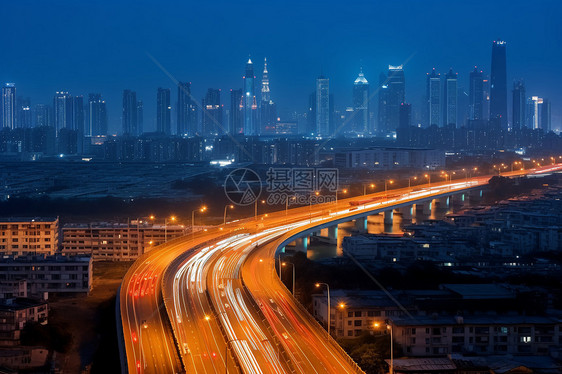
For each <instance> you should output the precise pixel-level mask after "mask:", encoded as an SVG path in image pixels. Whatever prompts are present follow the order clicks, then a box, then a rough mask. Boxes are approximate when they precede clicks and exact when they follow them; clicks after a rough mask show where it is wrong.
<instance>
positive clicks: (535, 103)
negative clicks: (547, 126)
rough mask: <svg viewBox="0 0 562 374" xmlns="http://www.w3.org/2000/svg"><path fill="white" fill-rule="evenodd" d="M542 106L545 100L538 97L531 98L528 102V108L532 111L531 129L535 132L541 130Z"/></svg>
mask: <svg viewBox="0 0 562 374" xmlns="http://www.w3.org/2000/svg"><path fill="white" fill-rule="evenodd" d="M542 105H543V99H542V97H538V96H531V99H530V101H529V102H528V107H529V109H530V111H529V112H530V121H531V126H530V127H531V128H532V129H533V130H536V129H540V128H541V120H540V115H541V113H542Z"/></svg>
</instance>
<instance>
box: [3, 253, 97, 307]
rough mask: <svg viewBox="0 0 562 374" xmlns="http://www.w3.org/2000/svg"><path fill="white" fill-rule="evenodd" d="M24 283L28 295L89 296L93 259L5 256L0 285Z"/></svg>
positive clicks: (80, 257) (81, 257)
mask: <svg viewBox="0 0 562 374" xmlns="http://www.w3.org/2000/svg"><path fill="white" fill-rule="evenodd" d="M19 280H26V281H27V294H28V295H30V296H32V297H39V298H45V296H44V295H45V293H54V294H88V293H89V292H90V290H91V289H92V258H91V257H87V256H61V255H54V256H46V255H37V256H19V257H16V256H4V257H2V258H0V282H15V281H19Z"/></svg>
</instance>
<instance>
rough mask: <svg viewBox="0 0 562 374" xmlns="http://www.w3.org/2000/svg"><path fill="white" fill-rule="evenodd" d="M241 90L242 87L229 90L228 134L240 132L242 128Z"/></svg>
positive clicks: (242, 130)
mask: <svg viewBox="0 0 562 374" xmlns="http://www.w3.org/2000/svg"><path fill="white" fill-rule="evenodd" d="M243 109H244V101H243V92H242V89H241V88H240V89H238V90H233V89H231V90H230V112H229V114H230V115H229V117H228V131H229V132H230V134H232V135H234V134H240V133H242V132H244V128H243Z"/></svg>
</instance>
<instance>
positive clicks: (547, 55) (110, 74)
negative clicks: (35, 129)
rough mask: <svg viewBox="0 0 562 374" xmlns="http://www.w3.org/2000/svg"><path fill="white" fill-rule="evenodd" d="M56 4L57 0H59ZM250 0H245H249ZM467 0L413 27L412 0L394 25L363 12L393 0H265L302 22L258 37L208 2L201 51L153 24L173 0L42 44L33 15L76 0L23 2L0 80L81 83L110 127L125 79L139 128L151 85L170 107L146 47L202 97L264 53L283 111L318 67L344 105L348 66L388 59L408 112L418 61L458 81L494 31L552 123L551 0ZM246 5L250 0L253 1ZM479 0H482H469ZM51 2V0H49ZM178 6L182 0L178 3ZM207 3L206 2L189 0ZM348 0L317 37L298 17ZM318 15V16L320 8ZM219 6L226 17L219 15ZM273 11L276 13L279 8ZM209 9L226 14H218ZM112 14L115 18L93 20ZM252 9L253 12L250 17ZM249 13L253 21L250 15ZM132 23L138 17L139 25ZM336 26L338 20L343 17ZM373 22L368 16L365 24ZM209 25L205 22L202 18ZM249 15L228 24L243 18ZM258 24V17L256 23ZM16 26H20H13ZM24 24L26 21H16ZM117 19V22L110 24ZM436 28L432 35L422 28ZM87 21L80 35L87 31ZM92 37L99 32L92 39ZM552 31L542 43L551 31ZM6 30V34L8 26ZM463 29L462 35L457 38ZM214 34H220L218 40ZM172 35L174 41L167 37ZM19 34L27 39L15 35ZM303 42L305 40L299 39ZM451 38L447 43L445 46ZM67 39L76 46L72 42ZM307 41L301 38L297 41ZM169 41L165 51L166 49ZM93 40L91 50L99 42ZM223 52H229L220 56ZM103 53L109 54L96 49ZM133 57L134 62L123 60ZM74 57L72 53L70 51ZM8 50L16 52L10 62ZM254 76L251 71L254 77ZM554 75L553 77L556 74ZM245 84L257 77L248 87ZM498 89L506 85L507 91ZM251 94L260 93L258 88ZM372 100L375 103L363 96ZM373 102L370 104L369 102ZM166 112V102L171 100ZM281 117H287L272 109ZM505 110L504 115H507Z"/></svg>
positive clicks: (417, 90)
mask: <svg viewBox="0 0 562 374" xmlns="http://www.w3.org/2000/svg"><path fill="white" fill-rule="evenodd" d="M441 3H442V2H439V1H435V2H432V5H436V6H435V7H431V6H429V5H427V8H428V9H429V8H432V9H433V11H434V12H435V13H436V14H437V15H438V14H440V13H442V12H443V11H442V10H439V9H438V5H439V4H441ZM61 4H66V2H62V3H61ZM249 4H252V3H251V2H250V3H249ZM471 4H474V5H476V6H475V7H474V6H471V7H467V6H462V4H461V5H459V6H458V8H459V10H462V12H460V14H458V16H457V17H458V19H457V20H456V22H455V23H454V24H453V23H452V21H451V20H447V19H439V18H438V20H437V21H436V25H435V26H436V27H435V28H433V29H432V30H431V31H423V30H421V31H419V32H418V30H417V29H416V30H415V31H416V32H414V29H415V27H416V24H417V23H418V22H421V19H420V18H419V17H417V15H416V14H415V13H416V10H418V11H421V12H427V10H424V9H425V8H424V7H422V6H421V5H420V4H415V3H412V6H411V9H410V10H408V11H406V12H404V13H403V14H402V17H403V19H404V20H405V21H409V22H405V24H404V27H403V28H402V29H400V30H398V29H396V28H395V26H393V25H391V24H389V22H388V21H386V20H384V19H381V20H378V21H379V22H377V24H372V22H369V20H370V18H369V17H374V16H375V15H376V13H377V12H379V11H383V12H384V11H390V10H392V9H394V8H393V7H392V5H389V4H386V5H380V6H377V7H375V6H370V5H368V4H367V3H361V2H359V3H357V7H343V6H340V5H338V4H335V3H327V6H326V9H320V8H316V7H313V6H311V5H312V4H304V5H302V7H301V8H299V12H296V13H295V14H293V13H291V11H290V9H285V8H280V7H278V6H275V5H273V10H275V11H276V12H278V14H279V15H280V16H283V15H286V16H289V15H290V16H291V17H292V19H294V22H295V28H296V29H298V30H300V31H301V34H302V33H304V34H305V36H303V37H302V38H299V35H297V32H296V31H292V30H287V31H286V32H285V31H284V32H282V33H281V32H275V33H274V35H273V36H271V37H270V38H266V37H265V36H264V35H262V34H261V33H259V32H258V31H257V30H256V31H252V35H254V34H255V36H254V37H252V38H250V39H248V40H237V39H235V38H234V36H226V37H222V35H223V34H221V33H224V32H226V31H227V28H228V27H229V26H230V25H232V22H233V21H231V19H230V17H227V15H228V14H230V13H232V17H234V16H240V17H241V18H242V19H245V18H247V17H248V16H247V15H241V14H240V10H239V9H236V8H235V7H234V6H233V5H231V4H228V3H224V4H219V5H216V10H217V12H218V13H215V15H216V17H215V18H212V19H208V18H205V17H204V20H205V21H208V22H210V25H213V26H216V30H214V31H213V33H216V34H217V35H221V38H223V40H224V43H220V44H221V48H222V47H224V48H223V49H222V50H221V49H219V50H218V51H217V50H206V52H205V54H203V55H197V56H196V57H194V56H192V54H191V53H190V49H185V47H184V44H185V43H187V42H190V41H192V37H191V36H189V35H184V33H176V34H173V37H172V38H171V40H172V41H166V40H165V39H164V38H165V36H169V35H172V31H177V29H176V28H175V26H174V27H171V26H170V27H162V30H160V29H159V28H158V27H159V26H160V25H157V24H155V22H154V20H155V19H158V18H159V17H169V18H170V20H174V19H175V17H176V16H175V15H174V14H173V12H172V8H173V7H170V6H169V5H162V6H161V7H160V8H159V9H158V11H157V13H156V14H155V16H154V18H150V17H149V16H148V15H149V14H150V11H152V10H154V9H153V6H149V5H146V4H143V5H142V6H140V7H139V9H138V10H137V11H136V12H135V14H137V15H138V16H139V17H138V18H139V19H138V20H136V21H135V20H131V19H130V18H131V17H130V16H131V15H130V14H127V13H124V12H125V10H124V8H122V6H120V5H118V6H116V8H115V9H114V12H115V14H116V15H119V16H122V17H123V19H124V20H125V21H127V22H129V23H127V22H125V23H124V25H125V24H132V25H133V26H134V27H133V28H132V29H131V30H133V29H134V30H137V31H138V32H139V38H138V40H135V41H128V42H127V43H126V44H122V43H125V41H124V40H122V38H125V37H128V36H131V30H125V31H124V32H122V33H121V34H119V33H116V34H115V35H111V33H110V31H107V30H99V31H100V35H93V36H92V40H93V42H92V43H93V44H91V43H86V44H84V43H78V44H74V45H75V47H73V49H72V50H71V51H72V53H70V52H69V51H66V50H65V51H62V50H60V49H59V47H57V46H55V45H53V44H52V42H50V41H49V42H46V41H44V43H43V44H44V45H42V46H39V45H38V43H39V42H40V41H41V39H42V36H40V35H39V34H38V30H37V29H36V27H39V26H42V27H47V28H49V29H51V30H53V31H56V30H57V29H58V27H59V26H57V25H56V20H57V19H58V17H62V16H64V15H65V14H68V12H77V13H76V14H77V15H76V18H77V19H76V20H69V21H68V22H70V24H71V25H72V24H73V23H74V22H77V21H78V20H79V19H82V16H81V12H80V10H81V9H83V8H81V7H80V6H76V5H70V3H69V4H68V6H67V7H66V8H65V12H63V15H54V14H53V18H51V19H52V23H50V22H46V20H47V19H49V17H45V18H43V17H39V13H40V14H41V15H43V14H44V13H43V11H44V12H46V14H51V13H52V12H53V9H57V7H58V6H55V7H53V9H44V7H43V6H42V5H40V4H36V6H35V8H34V11H33V12H30V14H29V16H30V17H31V19H36V20H37V22H38V24H39V25H38V26H30V27H31V29H29V32H25V33H24V32H23V31H24V29H22V25H20V24H17V23H16V24H14V25H13V26H14V30H15V31H16V33H15V35H20V34H22V33H23V34H25V35H23V36H22V38H23V39H22V40H20V41H21V42H22V43H16V42H15V40H13V39H9V38H7V36H3V37H2V38H3V39H4V38H5V39H6V40H5V43H4V45H5V46H6V47H7V52H8V54H9V55H11V56H16V57H17V58H15V59H14V60H13V61H14V63H12V62H10V61H8V63H7V64H5V65H6V66H4V68H3V69H1V70H0V81H1V82H15V83H16V86H17V87H18V94H21V95H22V96H23V97H31V98H32V106H34V105H35V104H48V103H50V102H52V97H53V95H54V92H56V91H68V92H69V93H70V94H72V95H83V96H85V97H87V95H88V94H89V93H92V92H99V93H101V94H102V95H103V97H104V99H105V100H106V102H107V105H108V109H107V113H108V122H109V131H110V133H118V132H120V131H121V115H122V108H121V103H122V92H123V90H124V89H131V90H133V91H135V92H137V98H138V99H140V100H142V101H143V102H144V112H145V113H144V116H145V123H144V128H145V131H151V130H154V129H155V128H156V105H155V104H154V103H155V102H156V88H157V87H163V88H170V89H171V90H172V100H171V105H172V107H173V109H174V107H175V101H176V99H175V91H176V87H175V85H174V83H173V82H172V81H171V80H170V78H169V77H167V76H166V75H165V74H164V73H163V72H162V71H161V70H160V68H159V67H158V66H156V65H155V64H154V62H153V61H152V60H151V58H150V57H149V56H148V55H147V54H150V55H151V56H153V58H154V59H156V60H157V61H158V62H159V63H160V64H161V65H162V66H163V67H164V68H165V69H166V70H167V71H169V73H170V74H171V75H172V76H174V77H177V79H178V80H180V81H187V82H191V83H192V86H191V87H192V91H193V95H194V97H195V98H197V99H198V100H200V98H202V97H204V95H205V92H206V91H207V89H208V88H210V87H214V88H220V89H221V90H222V92H224V93H228V92H229V91H230V89H234V90H236V89H239V88H241V87H242V75H243V73H244V61H245V60H246V59H247V57H248V55H250V56H251V58H252V60H253V61H254V63H255V69H254V71H255V75H256V79H260V78H261V77H260V73H261V69H262V62H263V58H264V57H267V58H268V63H269V81H270V84H271V92H272V100H274V101H275V103H276V105H277V111H278V113H280V115H281V116H282V117H286V113H288V112H290V111H299V112H305V110H306V106H307V96H308V95H309V93H310V91H312V90H313V89H314V86H315V79H316V77H317V76H318V75H319V74H320V73H323V74H324V75H326V76H327V77H328V78H330V92H331V93H334V97H335V106H336V108H338V109H340V110H341V109H345V107H347V106H351V105H352V87H353V81H354V79H355V78H356V77H357V73H358V71H359V68H360V67H362V68H363V71H364V74H365V77H366V79H367V80H368V81H369V82H375V83H376V82H377V77H378V75H379V74H380V73H381V72H384V71H385V70H386V68H387V66H388V65H399V64H404V72H405V76H406V82H407V84H406V101H407V102H408V103H411V104H412V110H413V117H414V118H416V113H417V112H418V111H419V110H420V105H421V102H423V96H424V93H425V81H424V79H423V77H424V75H425V73H426V72H427V71H431V69H432V68H433V67H435V68H436V70H437V71H438V72H439V73H441V74H442V76H443V75H444V74H445V73H446V72H447V71H448V70H449V69H450V68H452V69H453V71H454V72H456V73H458V74H459V76H458V86H459V88H461V87H464V88H468V85H469V81H468V76H469V73H470V72H471V71H472V70H473V68H474V66H478V67H479V69H482V70H483V71H484V74H485V75H489V74H490V71H491V53H490V44H491V42H492V41H493V40H495V39H498V38H501V39H502V40H505V41H507V43H508V46H507V86H508V91H509V90H510V88H511V86H512V84H513V81H514V80H518V79H521V78H523V79H524V80H525V83H526V90H527V93H528V94H529V95H538V96H541V97H545V98H549V99H550V101H551V102H552V117H553V118H552V124H553V127H554V128H556V127H558V126H559V123H560V109H559V107H560V106H559V105H558V103H559V102H561V101H562V98H560V95H559V94H557V93H556V87H557V86H559V85H560V84H562V77H561V76H560V74H559V72H558V71H557V70H555V69H556V67H555V65H556V61H557V58H558V57H557V56H558V54H559V53H560V52H559V51H557V50H556V48H555V47H554V46H555V45H556V44H557V43H556V40H557V38H560V36H559V35H561V34H562V33H561V32H557V31H559V28H560V26H559V25H557V24H556V23H555V22H554V21H555V20H554V18H553V16H552V15H553V14H555V13H556V10H559V9H560V4H558V3H556V2H553V1H544V2H542V3H541V5H542V6H541V7H534V8H533V9H530V10H529V9H527V8H524V7H523V5H524V3H522V2H521V3H519V2H516V3H512V2H510V4H511V6H510V8H506V7H505V6H504V5H505V4H506V3H505V2H496V3H494V4H490V5H489V6H488V5H486V9H487V11H486V12H482V9H478V8H479V7H478V5H479V3H474V2H472V3H471ZM256 5H257V4H256ZM480 5H482V6H483V3H482V4H480ZM59 6H60V5H59ZM7 7H8V8H7V10H8V11H9V12H12V14H13V15H14V17H13V20H8V21H7V23H8V24H10V23H14V22H16V21H17V20H18V19H20V17H19V16H21V15H22V13H21V12H22V11H23V9H22V8H21V6H20V5H18V4H10V5H8V6H7ZM180 7H181V6H180ZM197 7H201V8H206V7H208V5H201V4H200V5H197ZM349 8H352V9H358V8H360V9H362V10H363V12H362V14H361V15H359V16H358V17H359V20H358V21H357V22H354V24H353V25H350V24H349V23H350V21H349V20H347V19H346V20H343V21H342V22H343V24H342V28H341V29H340V28H338V27H336V28H335V29H334V30H332V29H330V28H329V27H328V28H326V29H325V32H323V33H322V35H321V37H320V38H319V39H318V40H317V42H316V43H314V44H312V45H311V44H309V42H310V40H309V39H310V36H309V33H308V30H309V29H312V28H314V27H315V24H317V23H319V24H321V25H322V26H328V25H329V23H330V22H336V19H338V18H337V17H336V16H335V14H337V11H342V12H343V13H342V16H346V15H349V13H350V12H351V10H350V9H349ZM494 12H504V13H505V14H506V16H507V15H511V17H507V18H508V19H509V21H507V22H506V23H504V24H502V25H500V24H497V23H494V22H493V14H494ZM523 13H524V14H525V17H526V18H525V20H526V24H527V25H529V26H536V27H529V28H526V31H525V32H523V31H522V30H518V28H517V27H514V26H516V25H517V19H518V17H521V16H522V15H523ZM476 14H479V17H481V18H479V21H478V22H487V27H486V28H483V29H485V31H484V30H480V28H478V29H475V30H474V35H470V37H468V36H463V33H457V34H456V38H455V39H452V36H450V35H448V34H447V33H445V32H444V30H446V27H454V28H461V27H463V26H466V27H468V26H470V25H472V24H473V23H474V22H476V21H473V20H475V19H476V18H475V17H476ZM307 15H314V19H313V20H310V21H306V16H307ZM89 16H91V17H92V20H91V21H88V23H90V22H97V20H98V19H99V18H100V17H101V14H98V12H93V13H92V14H90V15H89ZM321 16H324V18H322V20H320V17H321ZM225 17H226V18H228V19H227V20H226V21H225V20H224V18H225ZM281 18H282V17H281ZM219 19H220V20H223V21H225V22H224V24H219V23H220V22H219ZM105 21H107V22H109V25H113V24H114V22H115V21H111V20H104V22H105ZM201 22H202V20H195V21H194V24H193V26H192V27H193V28H197V27H199V26H201V27H202V25H201ZM261 22H263V21H259V24H261ZM269 24H270V26H269V27H270V28H272V30H276V27H278V26H279V21H272V22H270V23H269ZM254 25H256V24H255V23H254ZM141 26H142V27H141ZM346 26H347V27H346ZM367 26H372V27H371V28H366V27H367ZM120 27H123V26H120ZM206 27H209V26H206ZM248 27H249V26H237V28H240V29H244V30H245V29H246V28H248ZM264 27H265V26H264ZM18 30H20V31H21V33H18V32H17V31H18ZM25 30H27V29H25ZM120 31H123V30H120ZM151 31H153V32H156V31H158V32H159V33H160V34H159V35H160V36H161V37H162V38H163V39H159V38H154V37H153V36H151V34H150V32H151ZM435 32H440V34H439V35H438V36H434V35H431V34H433V33H435ZM90 33H91V32H90V31H87V32H85V33H84V36H89V34H90ZM352 34H353V35H355V36H356V39H357V40H354V41H353V42H350V41H349V40H348V38H349V37H350V36H351V35H352ZM77 37H78V36H71V35H65V36H63V39H64V40H66V41H67V42H69V41H71V40H74V39H75V38H77ZM430 37H431V42H430V43H429V44H427V46H428V48H424V49H422V48H420V46H419V45H420V43H421V42H423V40H422V39H425V40H426V41H429V38H430ZM100 38H101V39H100ZM552 38H554V39H555V40H554V43H547V40H552ZM16 39H17V38H16ZM469 40H470V43H468V41H469ZM221 41H222V40H221ZM287 42H291V43H292V48H291V51H292V53H290V54H287V53H285V51H284V50H282V48H280V46H283V45H285V43H287ZM170 43H171V44H175V47H174V46H172V45H170ZM326 43H329V44H334V45H336V46H337V51H338V53H336V54H334V55H331V54H330V53H328V52H326V51H325V48H323V47H322V46H325V45H326ZM23 44H26V45H27V47H26V48H22V45H23ZM305 46H306V48H305ZM455 46H457V47H455ZM74 48H75V49H74ZM100 48H102V49H104V51H103V53H100V54H99V55H93V53H95V52H96V51H98V49H100ZM307 48H308V49H307ZM116 49H118V50H116ZM33 51H35V53H37V54H39V55H41V56H42V64H41V65H37V63H36V62H35V60H34V59H33V53H32V52H33ZM172 51H173V53H172ZM100 52H101V51H100ZM225 55H228V56H229V57H228V58H227V59H226V58H224V56H225ZM107 56H111V58H107ZM133 60H134V61H135V64H134V66H132V65H130V63H129V62H131V61H133ZM70 61H74V63H70ZM15 62H17V63H15ZM258 82H259V81H258ZM557 82H559V83H558V84H557ZM374 88H375V87H372V88H371V90H370V91H371V95H374V94H375V89H374ZM255 90H256V93H258V92H257V91H258V90H259V87H258V86H256V88H255ZM508 96H511V95H510V94H508ZM257 99H258V101H259V99H260V98H259V93H258V95H257ZM228 101H229V100H228V98H227V97H224V98H223V103H224V102H228ZM508 102H509V108H508V113H509V115H508V117H511V100H510V99H509V100H508ZM371 104H374V103H373V102H372V103H371ZM372 108H374V107H373V106H372ZM174 113H175V111H174ZM283 119H284V120H287V118H283ZM510 121H511V119H510ZM172 122H175V115H172Z"/></svg>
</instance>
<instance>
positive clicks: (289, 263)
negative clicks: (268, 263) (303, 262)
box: [282, 262, 295, 296]
mask: <svg viewBox="0 0 562 374" xmlns="http://www.w3.org/2000/svg"><path fill="white" fill-rule="evenodd" d="M287 264H288V265H291V266H292V267H293V296H295V264H293V263H292V262H283V263H282V265H283V266H287Z"/></svg>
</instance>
